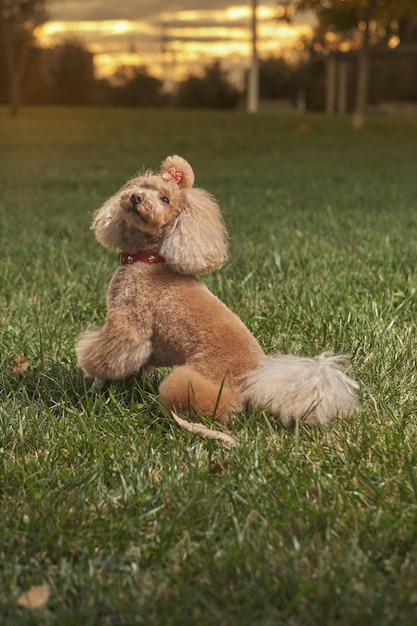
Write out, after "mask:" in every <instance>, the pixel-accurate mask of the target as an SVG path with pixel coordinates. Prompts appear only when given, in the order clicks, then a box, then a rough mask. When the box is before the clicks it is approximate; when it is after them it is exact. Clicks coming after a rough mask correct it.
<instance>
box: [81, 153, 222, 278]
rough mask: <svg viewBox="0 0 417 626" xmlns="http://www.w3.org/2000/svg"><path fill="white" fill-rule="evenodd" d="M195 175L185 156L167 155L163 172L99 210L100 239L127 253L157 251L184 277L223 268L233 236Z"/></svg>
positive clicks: (133, 184) (135, 181)
mask: <svg viewBox="0 0 417 626" xmlns="http://www.w3.org/2000/svg"><path fill="white" fill-rule="evenodd" d="M193 184H194V172H193V170H192V168H191V166H190V164H189V163H188V162H187V161H186V160H185V159H183V158H182V157H180V156H176V155H174V156H170V157H167V158H166V159H165V160H164V161H163V163H162V165H161V169H160V171H159V172H157V173H155V172H150V171H148V172H145V173H144V174H142V175H140V176H137V177H135V178H132V180H130V181H129V182H128V183H126V185H124V187H122V189H121V190H120V191H118V192H117V193H116V194H115V195H114V196H112V197H111V198H110V199H109V200H107V202H105V204H104V205H103V206H102V207H101V208H100V209H99V210H98V211H97V213H96V215H95V218H94V221H93V225H92V228H93V230H94V231H95V234H96V237H97V240H98V241H99V242H100V243H101V244H103V245H104V246H106V247H109V248H114V249H116V250H120V251H122V252H129V253H135V252H139V251H142V250H143V251H148V252H154V253H155V252H156V253H158V254H160V255H161V256H163V257H164V258H165V262H166V263H168V264H169V265H170V266H172V267H173V268H174V269H175V270H177V271H178V272H181V273H182V274H202V273H205V272H210V271H211V270H213V269H216V268H218V267H220V266H221V265H222V264H223V263H224V261H225V259H226V254H227V233H226V229H225V226H224V222H223V219H222V216H221V213H220V209H219V206H218V204H217V202H216V201H215V200H214V198H213V197H212V196H211V195H210V194H209V193H208V192H207V191H204V190H203V189H198V188H196V187H193Z"/></svg>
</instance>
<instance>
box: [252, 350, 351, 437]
mask: <svg viewBox="0 0 417 626" xmlns="http://www.w3.org/2000/svg"><path fill="white" fill-rule="evenodd" d="M346 360H347V359H346V357H344V356H334V355H331V354H330V353H325V354H322V355H321V356H319V357H316V358H309V357H299V356H292V355H277V356H266V357H265V359H264V360H263V361H262V363H261V364H260V365H259V366H258V367H257V368H256V369H255V370H253V371H251V372H249V373H248V374H247V375H246V377H245V391H244V396H245V400H246V402H247V404H248V405H249V406H252V407H258V408H263V407H268V409H269V410H270V411H271V413H272V414H273V415H276V416H277V417H279V418H280V420H281V422H282V423H283V424H285V425H287V424H289V423H290V422H291V421H292V420H300V421H303V422H304V423H306V424H323V425H325V424H327V423H328V422H329V421H330V420H331V419H332V418H333V417H348V416H349V415H351V414H352V413H353V412H354V410H355V408H356V403H357V400H356V390H357V389H359V385H358V383H357V382H355V381H354V380H353V379H352V378H349V376H347V375H346V373H345V365H346Z"/></svg>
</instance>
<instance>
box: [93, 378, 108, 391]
mask: <svg viewBox="0 0 417 626" xmlns="http://www.w3.org/2000/svg"><path fill="white" fill-rule="evenodd" d="M107 384H108V381H107V380H106V379H105V378H95V379H94V382H93V384H92V390H93V391H94V393H101V392H102V391H103V389H105V388H106V387H107Z"/></svg>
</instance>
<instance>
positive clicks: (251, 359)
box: [108, 263, 263, 379]
mask: <svg viewBox="0 0 417 626" xmlns="http://www.w3.org/2000/svg"><path fill="white" fill-rule="evenodd" d="M108 307H109V311H111V310H115V309H118V308H120V309H123V316H124V317H125V319H126V320H127V323H129V324H131V325H132V327H133V328H135V329H137V332H138V333H144V335H146V336H147V337H149V338H150V339H151V342H152V350H153V351H152V355H151V358H150V360H149V361H148V365H152V366H155V367H163V366H174V365H182V364H184V363H186V362H187V363H189V364H192V365H193V366H194V367H195V368H196V369H197V370H199V371H204V373H205V374H210V376H219V375H220V376H221V375H222V373H223V372H226V371H227V372H228V373H229V375H230V376H231V377H232V378H235V379H237V378H239V377H240V376H241V375H242V374H244V373H245V372H246V371H248V370H250V369H253V368H254V367H255V366H256V365H257V364H258V362H259V359H260V358H261V357H262V356H263V351H262V349H261V347H260V346H259V344H258V342H257V341H256V339H255V338H254V337H253V336H252V334H251V333H250V332H249V330H248V329H247V328H246V326H245V325H244V324H243V322H242V321H241V320H240V318H239V317H238V316H237V315H235V314H234V313H232V311H230V310H229V309H228V308H227V307H226V306H225V305H224V304H223V303H222V302H221V301H220V300H219V299H218V298H216V296H214V294H212V293H211V292H210V290H209V289H208V288H207V287H206V285H205V284H204V283H203V282H202V281H201V280H200V279H199V278H197V277H196V276H188V275H183V274H179V273H176V272H174V271H172V270H171V269H170V268H169V267H167V266H165V265H162V264H159V265H152V266H149V265H145V264H142V263H136V264H135V265H130V266H123V267H121V268H119V269H118V270H117V271H116V273H115V275H114V277H113V279H112V281H111V283H110V286H109V290H108ZM123 316H122V317H123ZM132 327H131V328H130V331H132ZM208 367H209V368H210V370H211V371H210V372H207V371H206V370H207V368H208Z"/></svg>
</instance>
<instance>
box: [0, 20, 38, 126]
mask: <svg viewBox="0 0 417 626" xmlns="http://www.w3.org/2000/svg"><path fill="white" fill-rule="evenodd" d="M1 34H2V39H3V45H4V54H5V58H6V66H7V74H8V78H9V113H10V116H11V117H16V116H17V114H18V112H19V108H20V104H21V87H22V81H23V77H24V75H25V70H26V66H27V62H28V59H29V52H30V45H31V41H32V39H31V36H30V35H28V36H27V37H26V38H24V39H23V40H22V41H21V42H20V45H18V46H17V45H16V41H14V37H13V26H11V25H10V24H3V28H2V33H1ZM16 48H18V49H16Z"/></svg>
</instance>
